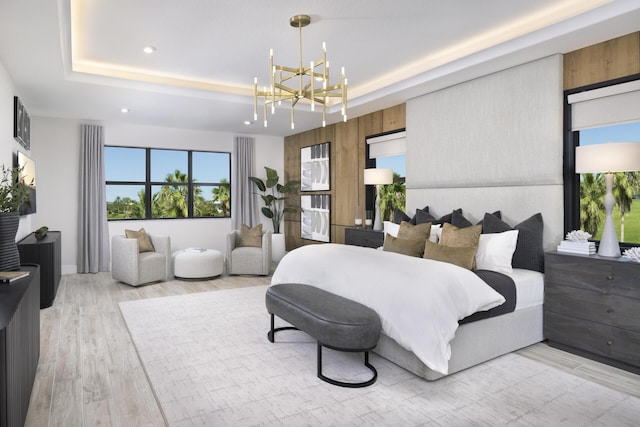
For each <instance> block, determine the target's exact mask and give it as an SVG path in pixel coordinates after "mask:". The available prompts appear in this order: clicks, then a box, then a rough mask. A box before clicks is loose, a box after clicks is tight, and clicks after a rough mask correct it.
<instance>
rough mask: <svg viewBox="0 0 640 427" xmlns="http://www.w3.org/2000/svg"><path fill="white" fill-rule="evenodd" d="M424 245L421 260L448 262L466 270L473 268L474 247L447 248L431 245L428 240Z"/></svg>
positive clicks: (440, 245)
mask: <svg viewBox="0 0 640 427" xmlns="http://www.w3.org/2000/svg"><path fill="white" fill-rule="evenodd" d="M425 243H426V244H425V247H424V255H423V258H427V259H433V260H436V261H444V262H448V263H450V264H455V265H457V266H459V267H462V268H466V269H467V270H471V269H472V268H473V265H474V262H475V257H476V248H475V247H473V246H468V247H456V246H447V245H443V244H437V243H433V242H432V241H430V240H427V241H426V242H425Z"/></svg>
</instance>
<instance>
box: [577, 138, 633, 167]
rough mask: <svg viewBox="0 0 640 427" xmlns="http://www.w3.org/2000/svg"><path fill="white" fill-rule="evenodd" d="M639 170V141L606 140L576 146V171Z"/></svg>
mask: <svg viewBox="0 0 640 427" xmlns="http://www.w3.org/2000/svg"><path fill="white" fill-rule="evenodd" d="M639 170H640V142H608V143H606V144H594V145H581V146H579V147H576V173H597V172H604V173H606V172H628V171H639Z"/></svg>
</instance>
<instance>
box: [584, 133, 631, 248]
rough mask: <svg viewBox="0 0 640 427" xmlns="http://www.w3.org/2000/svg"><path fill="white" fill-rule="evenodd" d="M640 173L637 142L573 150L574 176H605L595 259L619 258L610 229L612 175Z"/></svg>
mask: <svg viewBox="0 0 640 427" xmlns="http://www.w3.org/2000/svg"><path fill="white" fill-rule="evenodd" d="M638 170H640V142H614V143H606V144H594V145H582V146H579V147H576V173H604V174H605V175H604V177H605V184H606V186H607V194H606V195H605V196H604V208H605V213H606V216H605V220H604V228H603V229H602V237H601V238H600V247H599V248H598V255H600V256H605V257H619V256H620V245H619V244H618V236H617V235H616V229H615V226H614V225H613V216H612V212H613V206H614V205H615V199H614V198H613V192H612V188H613V173H614V172H629V171H638Z"/></svg>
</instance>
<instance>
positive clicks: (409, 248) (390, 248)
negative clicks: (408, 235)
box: [382, 234, 425, 258]
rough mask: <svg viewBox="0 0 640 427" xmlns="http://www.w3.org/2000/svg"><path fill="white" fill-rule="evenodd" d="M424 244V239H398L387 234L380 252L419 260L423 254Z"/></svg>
mask: <svg viewBox="0 0 640 427" xmlns="http://www.w3.org/2000/svg"><path fill="white" fill-rule="evenodd" d="M424 242H425V240H424V239H422V240H420V239H399V238H397V237H393V236H391V235H390V234H387V236H386V237H385V239H384V247H383V248H382V250H384V251H387V252H396V253H399V254H403V255H409V256H414V257H418V258H421V257H422V254H423V253H424Z"/></svg>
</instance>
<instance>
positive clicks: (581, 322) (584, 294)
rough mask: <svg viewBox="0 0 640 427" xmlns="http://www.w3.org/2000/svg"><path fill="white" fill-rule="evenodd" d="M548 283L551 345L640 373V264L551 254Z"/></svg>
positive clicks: (547, 329) (547, 260)
mask: <svg viewBox="0 0 640 427" xmlns="http://www.w3.org/2000/svg"><path fill="white" fill-rule="evenodd" d="M544 285H545V290H544V337H545V338H547V339H548V340H549V345H551V346H553V347H557V348H560V349H562V350H566V351H569V352H571V353H575V354H578V355H581V356H584V357H587V358H590V359H594V360H598V361H600V362H603V363H607V364H609V365H612V366H616V367H618V368H622V369H625V370H628V371H631V372H635V373H639V374H640V264H638V263H634V262H632V261H629V260H627V259H626V258H604V257H598V256H597V255H593V256H585V255H572V254H561V253H548V254H546V256H545V280H544Z"/></svg>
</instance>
